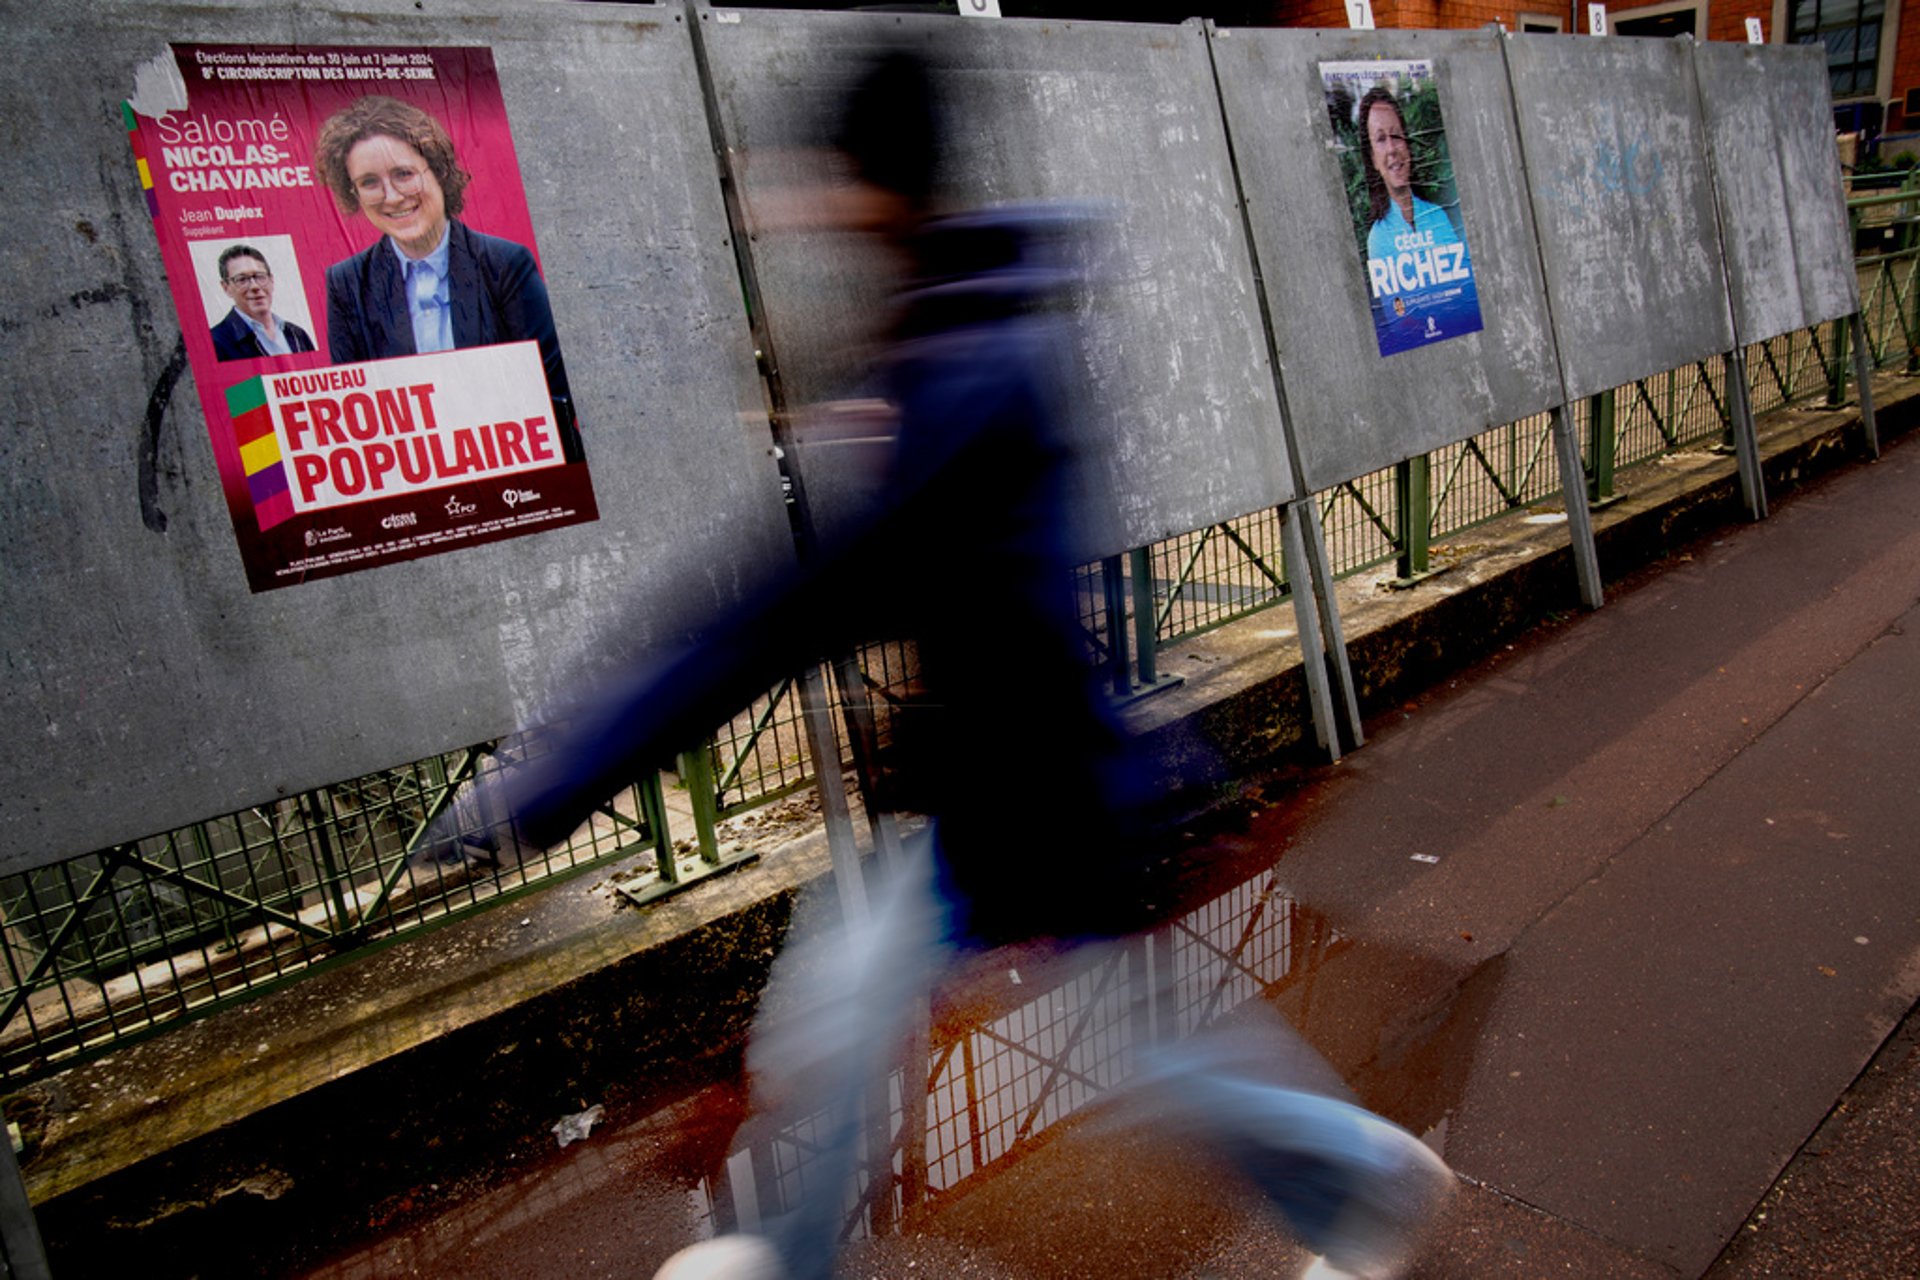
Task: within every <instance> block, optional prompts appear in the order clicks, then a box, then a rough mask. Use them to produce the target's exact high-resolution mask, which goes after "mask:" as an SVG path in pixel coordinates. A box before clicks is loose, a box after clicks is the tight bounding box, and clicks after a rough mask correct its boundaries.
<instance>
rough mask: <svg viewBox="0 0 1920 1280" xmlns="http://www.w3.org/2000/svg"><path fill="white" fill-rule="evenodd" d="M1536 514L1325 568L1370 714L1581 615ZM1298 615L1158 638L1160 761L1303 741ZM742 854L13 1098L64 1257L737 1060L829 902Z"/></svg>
mask: <svg viewBox="0 0 1920 1280" xmlns="http://www.w3.org/2000/svg"><path fill="white" fill-rule="evenodd" d="M1874 398H1875V403H1876V406H1877V408H1878V412H1879V420H1880V430H1881V433H1882V436H1883V438H1885V437H1887V436H1890V435H1893V434H1897V433H1899V432H1901V431H1904V430H1905V429H1906V428H1907V427H1908V426H1909V425H1910V424H1911V423H1912V421H1913V420H1914V419H1915V418H1916V416H1920V380H1915V379H1911V378H1906V377H1901V376H1898V375H1883V376H1882V377H1881V378H1879V379H1878V380H1877V382H1876V384H1875V387H1874ZM1761 426H1762V432H1763V439H1762V452H1763V455H1764V467H1765V472H1766V477H1767V484H1768V488H1769V491H1770V492H1771V493H1773V494H1775V495H1778V494H1780V493H1782V492H1785V491H1787V490H1789V489H1791V488H1792V487H1793V486H1794V485H1795V484H1796V483H1797V482H1799V481H1801V480H1804V479H1805V478H1807V477H1808V476H1810V475H1812V474H1814V473H1817V472H1819V471H1822V470H1825V469H1828V468H1831V467H1833V466H1837V465H1839V464H1841V463H1843V462H1846V461H1850V460H1854V459H1857V458H1859V457H1860V456H1861V454H1862V435H1861V424H1860V420H1859V416H1858V413H1857V411H1853V410H1849V409H1844V408H1843V409H1840V410H1821V411H1809V410H1782V411H1777V412H1775V413H1772V414H1769V415H1766V417H1765V418H1763V419H1762V424H1761ZM1619 488H1620V490H1621V492H1622V497H1621V499H1620V500H1619V501H1617V502H1614V503H1612V504H1611V505H1609V506H1608V507H1606V508H1605V509H1604V510H1601V511H1596V512H1595V514H1594V524H1595V532H1596V536H1597V539H1598V543H1599V551H1600V562H1601V566H1602V568H1603V569H1604V570H1605V572H1606V573H1607V574H1608V575H1609V576H1612V577H1615V578H1618V577H1621V576H1624V575H1627V574H1630V573H1635V572H1639V571H1642V570H1644V569H1646V568H1647V567H1648V566H1650V565H1653V564H1655V563H1656V562H1658V561H1660V560H1662V559H1663V558H1666V557H1669V556H1673V555H1676V554H1680V555H1684V554H1685V551H1684V544H1685V543H1686V542H1687V541H1688V540H1690V539H1692V538H1694V537H1697V536H1699V535H1700V534H1702V533H1705V532H1707V531H1709V530H1711V529H1713V528H1715V527H1719V526H1723V525H1725V524H1727V523H1730V522H1732V521H1736V520H1739V519H1741V518H1743V517H1742V514H1741V510H1742V508H1741V501H1740V491H1739V483H1738V477H1737V474H1736V469H1735V464H1734V460H1733V458H1732V457H1731V456H1721V455H1715V454H1710V453H1693V454H1682V455H1679V456H1676V457H1673V458H1669V459H1663V460H1662V461H1660V462H1656V463H1653V464H1650V465H1647V466H1644V467H1640V468H1636V469H1635V470H1633V471H1630V472H1627V473H1623V474H1622V475H1621V476H1620V477H1619ZM1553 515H1554V512H1553V511H1552V510H1549V509H1547V508H1544V507H1542V508H1535V509H1534V510H1532V511H1527V512H1518V513H1515V514H1514V515H1512V516H1509V517H1506V518H1503V519H1502V520H1500V521H1498V522H1495V523H1492V524H1489V525H1486V526H1484V527H1482V528H1480V529H1477V530H1473V531H1471V532H1469V533H1467V534H1464V535H1461V536H1458V537H1456V538H1454V539H1452V540H1450V541H1449V542H1447V543H1446V544H1444V545H1441V546H1436V547H1435V548H1434V549H1433V558H1434V565H1435V568H1436V570H1437V571H1436V572H1435V573H1433V574H1432V575H1431V576H1429V577H1427V578H1424V579H1422V580H1421V581H1420V582H1418V583H1417V584H1416V585H1414V586H1412V587H1411V588H1410V589H1391V590H1390V589H1388V587H1387V580H1388V578H1390V576H1391V573H1392V570H1391V568H1386V569H1383V570H1381V571H1380V572H1379V573H1378V574H1376V575H1373V576H1367V575H1361V576H1359V577H1357V578H1354V579H1351V580H1349V581H1348V582H1346V583H1345V584H1343V587H1342V590H1341V595H1340V609H1341V615H1342V617H1343V619H1344V621H1345V624H1346V633H1347V636H1348V639H1349V650H1350V653H1351V657H1352V663H1353V669H1354V673H1355V676H1356V679H1357V681H1358V683H1359V688H1360V695H1361V699H1362V706H1363V710H1364V712H1365V714H1366V715H1367V716H1368V717H1369V718H1371V717H1377V716H1380V715H1385V714H1393V713H1395V712H1396V710H1397V709H1398V708H1400V707H1401V706H1402V705H1403V704H1404V703H1406V702H1407V701H1409V700H1410V699H1411V698H1413V697H1414V696H1415V695H1417V693H1418V692H1419V691H1420V690H1421V689H1423V688H1426V687H1429V686H1430V685H1432V684H1433V683H1434V682H1435V681H1437V680H1439V679H1441V678H1444V676H1445V675H1446V674H1447V673H1449V672H1450V671H1453V670H1456V669H1459V668H1460V667H1463V666H1465V665H1466V664H1469V663H1472V662H1474V661H1477V660H1478V659H1480V658H1482V657H1484V656H1485V655H1487V654H1488V653H1489V652H1491V651H1492V650H1494V649H1495V648H1496V647H1498V646H1500V645H1503V644H1505V643H1507V642H1508V641H1510V640H1511V639H1512V638H1514V637H1515V636H1517V635H1519V634H1520V633H1522V632H1523V631H1525V630H1526V629H1528V628H1529V627H1532V626H1535V625H1537V624H1539V623H1540V622H1542V621H1543V620H1551V619H1552V618H1554V617H1555V616H1556V615H1562V614H1566V613H1570V612H1572V611H1574V610H1576V609H1577V608H1579V604H1578V591H1577V584H1576V581H1575V576H1574V567H1573V563H1572V557H1571V554H1570V552H1569V549H1568V546H1567V533H1566V525H1565V524H1564V523H1563V522H1556V521H1555V520H1553V518H1552V517H1553ZM1291 624H1292V613H1291V611H1290V610H1282V609H1274V610H1269V611H1267V612H1265V613H1263V614H1260V615H1256V616H1254V617H1252V618H1249V619H1244V620H1242V621H1240V622H1238V623H1235V624H1232V625H1229V626H1226V627H1223V628H1220V629H1219V630H1216V631H1213V632H1210V633H1208V634H1206V635H1204V636H1201V637H1198V638H1196V639H1194V640H1191V641H1185V642H1182V643H1180V644H1177V645H1174V646H1171V647H1170V648H1169V649H1167V650H1166V651H1164V652H1163V654H1162V655H1161V658H1160V666H1161V670H1162V671H1163V672H1165V673H1168V674H1172V675H1178V676H1181V677H1184V683H1183V684H1182V685H1181V686H1180V687H1179V688H1178V689H1174V690H1170V691H1168V692H1166V693H1163V694H1161V695H1159V696H1157V697H1155V698H1151V699H1147V700H1145V701H1143V702H1141V703H1140V704H1138V705H1137V706H1135V707H1134V708H1132V709H1131V710H1130V712H1129V714H1130V716H1131V717H1132V718H1133V721H1134V723H1135V725H1136V727H1138V728H1139V729H1140V730H1141V731H1142V732H1143V733H1145V734H1147V735H1149V736H1150V738H1151V739H1152V740H1153V742H1154V744H1155V745H1156V746H1157V747H1159V748H1160V749H1161V755H1162V757H1163V758H1164V759H1165V760H1167V762H1168V767H1169V769H1170V771H1173V772H1177V773H1178V774H1179V775H1180V776H1181V777H1182V778H1183V779H1184V780H1187V781H1192V780H1194V779H1200V780H1203V781H1204V780H1208V779H1212V780H1216V781H1220V780H1225V779H1228V778H1231V777H1234V776H1237V775H1241V774H1244V773H1245V772H1246V771H1247V770H1249V769H1257V768H1270V767H1272V766H1273V765H1274V764H1275V763H1276V762H1286V761H1293V762H1302V763H1304V762H1309V761H1310V759H1311V757H1310V755H1309V752H1310V750H1311V746H1312V742H1313V735H1312V726H1311V723H1310V722H1309V719H1308V713H1307V709H1306V707H1307V702H1306V693H1305V680H1304V677H1303V674H1302V669H1301V665H1300V654H1299V648H1298V644H1297V641H1296V638H1295V637H1294V635H1293V632H1292V626H1291ZM761 852H762V853H763V855H764V856H763V861H762V865H761V866H760V867H758V868H755V869H752V870H750V871H748V872H747V873H745V874H742V875H734V876H727V877H720V878H718V879H716V880H714V881H713V882H712V883H710V884H707V885H705V886H702V887H700V888H697V889H695V890H692V891H690V892H689V893H687V894H684V895H681V896H678V897H675V898H672V899H669V900H666V901H662V902H659V903H656V904H654V905H652V906H650V907H648V908H646V909H644V910H637V909H633V908H630V907H624V908H623V907H621V906H620V905H618V900H617V895H615V894H613V893H611V892H610V891H609V890H608V888H607V885H606V881H607V880H608V879H610V878H611V877H612V876H613V875H615V874H618V873H619V871H621V870H623V868H618V867H616V868H612V869H601V870H600V871H599V872H596V873H595V875H594V876H586V877H580V878H576V879H574V880H571V881H569V882H566V883H564V884H561V885H558V886H556V887H554V888H553V889H551V890H549V891H546V892H543V893H541V894H540V895H537V896H536V897H533V898H530V899H527V900H525V901H521V902H517V903H513V904H509V905H507V906H504V907H502V908H501V909H499V910H496V911H492V912H489V913H486V914H484V915H481V916H479V917H475V918H470V919H467V920H464V921H461V922H458V923H455V924H452V925H449V926H446V927H444V928H441V929H438V930H435V931H431V932H428V933H426V934H424V935H418V936H415V937H412V938H410V939H409V940H407V941H404V942H400V943H396V944H394V945H392V946H389V947H386V948H384V949H381V950H378V951H376V952H373V953H372V954H367V955H364V956H362V957H360V958H358V959H356V960H355V961H353V962H351V963H343V964H341V965H339V966H337V967H334V968H331V969H327V970H324V971H322V972H318V973H315V974H313V975H312V976H310V977H307V978H305V979H303V980H302V981H299V982H296V983H293V984H291V985H289V986H287V987H285V988H283V989H281V990H278V991H275V992H271V993H269V994H267V995H265V996H263V997H262V998H260V999H257V1000H254V1001H252V1002H250V1003H248V1004H246V1005H244V1006H241V1007H238V1008H234V1009H230V1010H227V1011H224V1012H222V1013H219V1014H217V1015H214V1016H211V1017H208V1018H205V1019H203V1020H201V1021H198V1022H195V1023H192V1024H190V1025H187V1026H184V1027H182V1028H180V1029H178V1030H175V1031H172V1032H170V1033H167V1034H165V1035H163V1036H160V1037H157V1038H155V1039H152V1040H148V1041H145V1042H142V1043H138V1044H135V1045H131V1046H129V1047H127V1048H124V1049H121V1050H119V1051H117V1052H115V1053H114V1054H112V1055H111V1056H109V1057H106V1058H103V1059H100V1060H98V1061H96V1062H92V1063H88V1064H85V1065H82V1066H78V1067H74V1068H71V1069H69V1070H67V1071H64V1072H62V1073H60V1074H58V1075H56V1076H53V1077H51V1078H49V1079H47V1080H45V1081H42V1082H40V1083H37V1084H34V1085H32V1086H30V1087H27V1088H25V1089H23V1090H21V1091H20V1092H18V1093H16V1094H14V1095H12V1096H10V1097H8V1098H6V1099H4V1109H5V1113H6V1115H7V1117H8V1118H9V1119H11V1120H15V1121H18V1122H20V1124H21V1127H22V1129H23V1131H24V1132H25V1135H26V1138H27V1143H28V1145H27V1150H26V1152H25V1154H24V1156H23V1157H22V1164H23V1172H24V1174H25V1178H26V1182H27V1186H28V1190H29V1194H30V1195H31V1197H32V1199H33V1200H34V1202H35V1203H36V1205H37V1206H38V1209H37V1212H38V1216H39V1219H40V1224H41V1228H42V1232H43V1234H44V1235H45V1237H46V1240H47V1244H48V1248H49V1252H50V1254H51V1256H52V1259H53V1263H54V1271H55V1274H65V1275H82V1274H111V1273H112V1272H111V1271H110V1270H109V1268H114V1269H122V1268H129V1267H133V1266H138V1267H139V1268H140V1269H141V1271H142V1272H143V1273H146V1274H154V1273H156V1272H157V1273H158V1274H161V1275H173V1274H181V1275H187V1274H201V1275H224V1274H258V1273H261V1272H262V1271H266V1270H273V1269H275V1268H276V1267H277V1266H283V1265H284V1260H285V1259H287V1258H289V1257H299V1256H307V1257H318V1256H322V1255H324V1253H325V1252H326V1251H327V1249H328V1247H329V1246H330V1245H334V1244H337V1243H339V1242H340V1241H341V1238H342V1236H343V1234H348V1233H352V1232H356V1231H359V1230H364V1229H368V1228H378V1227H381V1226H383V1225H386V1224H390V1223H397V1222H400V1221H403V1220H404V1219H405V1218H406V1217H407V1215H408V1214H410V1213H411V1212H413V1211H414V1210H415V1209H416V1208H420V1207H425V1206H426V1205H427V1204H431V1203H434V1202H436V1201H438V1200H439V1199H441V1198H442V1197H447V1198H452V1197H455V1196H457V1195H458V1194H460V1188H459V1185H458V1184H459V1183H460V1181H461V1179H462V1178H463V1177H464V1176H469V1175H470V1173H471V1170H473V1169H474V1168H475V1167H476V1166H477V1165H478V1164H479V1163H480V1162H481V1161H482V1160H483V1159H484V1160H487V1161H495V1162H497V1161H499V1160H502V1159H537V1158H541V1157H542V1156H544V1155H545V1154H546V1153H547V1152H549V1151H551V1150H552V1149H553V1144H554V1138H553V1136H552V1135H551V1133H550V1132H549V1131H550V1129H551V1127H552V1126H553V1125H554V1123H555V1122H556V1121H557V1120H559V1119H560V1118H561V1117H562V1116H565V1115H569V1114H572V1113H576V1112H579V1111H582V1110H584V1109H586V1108H587V1107H588V1106H591V1105H593V1104H595V1103H599V1104H602V1105H604V1106H605V1107H606V1109H607V1113H608V1118H609V1120H616V1121H617V1120H618V1119H620V1118H622V1113H623V1112H628V1113H630V1114H636V1115H637V1114H641V1113H642V1109H651V1108H652V1107H654V1106H656V1105H658V1101H659V1099H660V1098H661V1097H663V1096H666V1095H669V1094H673V1093H677V1092H679V1091H681V1090H683V1089H685V1088H686V1087H687V1086H688V1085H689V1084H692V1083H696V1082H699V1081H701V1080H703V1079H727V1078H731V1076H732V1075H733V1074H734V1071H735V1067H736V1056H737V1053H738V1050H739V1046H740V1041H741V1033H742V1031H743V1030H744V1028H745V1026H746V1023H747V1020H748V1018H749V1016H750V1014H751V1011H752V1008H753V1004H754V1001H755V998H756V996H757V993H758V991H759V989H760V986H761V984H762V983H763V981H764V980H765V976H766V972H767V966H768V963H769V961H770V960H771V958H772V956H773V954H774V951H775V949H776V948H777V947H778V946H779V943H780V940H781V938H782V936H783V934H784V932H785V930H786V927H787V925H788V923H789V921H790V920H791V918H792V916H793V913H794V911H795V909H796V902H799V903H804V904H808V905H806V906H805V907H804V908H803V909H814V908H813V907H812V906H811V904H812V903H813V902H815V901H818V900H824V899H829V898H830V895H820V896H819V898H818V899H816V898H814V897H810V896H802V895H801V894H800V890H802V889H803V888H804V887H805V886H807V885H808V884H809V883H812V882H815V881H817V880H819V879H820V878H821V877H823V876H824V875H825V874H826V869H827V865H828V862H827V851H826V846H825V841H824V839H822V838H821V837H820V836H819V835H818V834H817V833H815V834H806V835H801V836H800V837H798V838H795V839H790V840H787V841H786V842H785V843H783V844H782V845H781V846H780V847H779V848H778V849H771V848H767V849H762V850H761ZM596 877H597V878H596ZM819 909H829V908H827V907H825V906H822V907H820V908H819ZM629 1109H631V1111H630V1112H629Z"/></svg>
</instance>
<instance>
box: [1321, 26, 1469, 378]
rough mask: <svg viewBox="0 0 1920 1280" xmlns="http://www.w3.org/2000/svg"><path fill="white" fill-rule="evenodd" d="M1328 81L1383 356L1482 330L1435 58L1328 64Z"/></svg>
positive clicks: (1323, 78)
mask: <svg viewBox="0 0 1920 1280" xmlns="http://www.w3.org/2000/svg"><path fill="white" fill-rule="evenodd" d="M1320 79H1321V83H1322V85H1324V87H1325V90H1326V98H1327V116H1328V119H1329V121H1330V122H1331V123H1332V125H1333V136H1334V142H1335V146H1336V150H1337V153H1338V154H1339V156H1340V167H1341V173H1342V175H1343V177H1344V178H1345V196H1346V200H1347V204H1348V207H1349V209H1350V210H1351V213H1352V216H1353V226H1354V239H1355V242H1356V245H1357V248H1358V250H1359V253H1360V258H1361V261H1362V263H1363V264H1364V265H1365V268H1366V280H1367V293H1368V299H1367V300H1368V305H1369V307H1370V308H1371V309H1372V313H1373V324H1374V334H1375V336H1376V337H1377V338H1378V340H1379V344H1380V354H1381V355H1383V356H1390V355H1393V354H1395V353H1397V352H1401V351H1408V350H1412V349H1413V348H1415V347H1423V346H1426V345H1428V344H1430V343H1434V342H1444V341H1445V340H1447V339H1448V338H1457V337H1460V336H1461V335H1462V334H1467V333H1476V332H1478V331H1479V329H1480V327H1481V325H1480V296H1479V292H1478V291H1477V290H1476V289H1475V287H1474V282H1473V260H1472V256H1471V255H1470V254H1469V253H1468V251H1467V238H1466V228H1465V224H1464V221H1463V219H1462V217H1461V213H1460V203H1459V197H1458V195H1457V193H1456V191H1455V187H1454V180H1453V160H1452V157H1451V155H1450V154H1449V152H1448V150H1447V138H1446V129H1445V127H1444V126H1443V125H1442V123H1441V120H1440V92H1439V87H1438V86H1437V85H1436V84H1435V82H1434V75H1433V63H1432V62H1430V61H1424V60H1422V61H1398V62H1323V63H1321V64H1320Z"/></svg>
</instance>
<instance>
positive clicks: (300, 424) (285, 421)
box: [280, 400, 307, 453]
mask: <svg viewBox="0 0 1920 1280" xmlns="http://www.w3.org/2000/svg"><path fill="white" fill-rule="evenodd" d="M306 409H307V406H306V404H305V403H303V402H302V401H299V400H295V401H293V402H292V403H291V404H283V405H281V406H280V429H281V430H282V431H285V432H286V433H287V448H288V450H290V451H292V452H295V453H297V452H299V450H300V437H301V436H302V435H303V434H305V433H306V430H307V414H306Z"/></svg>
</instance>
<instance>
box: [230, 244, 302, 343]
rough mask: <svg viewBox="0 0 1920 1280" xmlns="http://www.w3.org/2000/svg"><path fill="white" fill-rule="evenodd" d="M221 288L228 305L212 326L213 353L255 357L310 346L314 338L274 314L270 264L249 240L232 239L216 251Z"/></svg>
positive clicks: (289, 321) (297, 326) (291, 322)
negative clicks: (232, 242) (222, 250)
mask: <svg viewBox="0 0 1920 1280" xmlns="http://www.w3.org/2000/svg"><path fill="white" fill-rule="evenodd" d="M220 288H221V291H222V292H224V293H225V294H226V295H227V297H229V298H231V299H232V300H233V309H232V310H230V311H228V312H227V315H226V318H225V319H224V320H222V321H221V322H220V323H219V324H217V325H215V326H213V353H214V355H215V356H216V357H217V358H218V359H221V360H259V359H263V358H265V357H267V356H287V355H295V354H297V353H299V352H302V351H312V350H313V338H312V336H311V335H309V334H308V333H307V331H306V330H305V329H302V328H301V327H300V326H299V325H297V324H295V323H293V321H291V320H283V319H281V318H280V317H279V316H277V315H275V314H274V313H273V268H272V267H270V266H268V265H267V259H266V255H265V254H263V253H261V252H260V250H258V249H256V248H254V247H253V246H252V245H245V244H236V245H232V246H230V247H229V248H228V249H227V250H226V252H224V253H222V254H221V255H220Z"/></svg>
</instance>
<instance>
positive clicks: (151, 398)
mask: <svg viewBox="0 0 1920 1280" xmlns="http://www.w3.org/2000/svg"><path fill="white" fill-rule="evenodd" d="M186 372H187V339H186V335H184V334H182V335H181V336H180V338H179V339H178V340H176V341H175V343H174V346H173V356H172V358H171V359H169V360H168V361H167V367H166V368H164V369H162V370H161V371H160V376H159V378H158V379H156V380H155V381H154V384H153V390H152V391H151V392H150V393H149V394H148V395H147V422H146V428H145V430H144V431H143V432H142V433H141V437H140V519H141V521H142V522H143V523H144V524H145V525H146V526H147V528H149V529H151V530H153V531H154V532H155V533H165V532H166V531H167V513H166V512H164V511H162V510H161V509H160V426H161V424H162V423H163V422H165V421H166V417H167V406H168V404H170V403H171V402H172V400H173V389H174V387H176V386H178V385H179V383H180V379H181V377H182V376H183V375H185V373H186Z"/></svg>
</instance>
